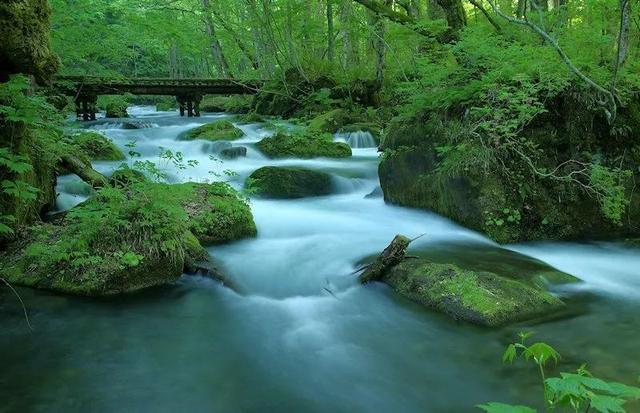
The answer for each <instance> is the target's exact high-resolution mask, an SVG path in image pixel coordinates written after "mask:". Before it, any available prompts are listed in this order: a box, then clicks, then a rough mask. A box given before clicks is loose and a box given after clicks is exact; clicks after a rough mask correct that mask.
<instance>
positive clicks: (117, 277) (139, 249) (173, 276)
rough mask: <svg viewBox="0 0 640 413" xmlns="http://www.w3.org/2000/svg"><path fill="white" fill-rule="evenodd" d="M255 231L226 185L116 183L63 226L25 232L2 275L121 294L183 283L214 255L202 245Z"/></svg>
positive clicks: (69, 289)
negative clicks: (186, 274)
mask: <svg viewBox="0 0 640 413" xmlns="http://www.w3.org/2000/svg"><path fill="white" fill-rule="evenodd" d="M255 234H256V227H255V223H254V222H253V217H252V215H251V211H250V210H249V207H248V205H247V204H246V202H245V201H243V200H242V199H241V198H240V197H239V196H238V194H237V192H235V191H234V190H233V189H232V188H231V187H229V186H228V185H226V184H223V183H215V184H211V185H208V184H196V183H187V184H180V185H168V184H155V183H148V182H144V183H135V184H131V185H129V186H128V187H126V188H123V189H119V188H114V187H109V188H107V189H104V190H102V191H99V192H98V193H97V194H96V196H94V197H93V198H90V199H89V200H87V201H86V202H84V203H82V204H80V205H78V206H76V207H74V208H72V209H71V210H69V211H68V213H66V214H64V216H62V217H61V218H60V219H58V220H56V224H41V225H34V226H32V227H29V228H28V229H24V230H22V232H21V233H20V234H19V236H18V237H16V239H15V241H14V242H13V243H12V244H10V245H9V247H8V248H7V249H6V250H5V251H3V252H2V253H0V276H2V277H3V278H5V279H6V280H7V281H9V282H11V283H13V284H15V285H22V286H29V287H35V288H43V289H50V290H55V291H59V292H63V293H69V294H78V295H90V296H101V295H114V294H121V293H127V292H133V291H137V290H140V289H143V288H147V287H151V286H155V285H160V284H165V283H168V282H173V281H175V280H177V279H178V278H179V277H180V275H181V274H182V271H183V269H184V268H188V267H192V266H193V263H196V262H200V261H202V260H204V259H205V258H206V257H208V254H207V252H206V251H205V250H204V248H202V246H201V245H202V244H201V243H206V244H213V243H222V242H227V241H231V240H235V239H238V238H242V237H245V236H255Z"/></svg>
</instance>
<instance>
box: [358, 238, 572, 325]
mask: <svg viewBox="0 0 640 413" xmlns="http://www.w3.org/2000/svg"><path fill="white" fill-rule="evenodd" d="M410 243H411V240H409V239H408V238H407V237H404V236H402V235H396V237H395V238H394V239H393V241H392V242H391V243H390V244H389V246H387V247H386V248H385V249H384V251H383V252H382V253H381V254H380V255H379V256H378V257H377V258H376V259H375V261H373V262H372V263H370V264H369V265H368V266H367V267H365V270H364V272H363V273H362V274H361V275H360V281H361V282H362V283H367V282H370V281H383V282H385V283H387V284H389V285H390V286H391V287H393V289H394V290H395V291H397V292H398V293H399V294H401V295H403V296H405V297H407V298H409V299H411V300H413V301H416V302H419V303H421V304H423V305H425V306H427V307H429V308H432V309H434V310H436V311H439V312H442V313H444V314H446V315H448V316H450V317H452V318H454V319H456V320H462V321H468V322H471V323H474V324H480V325H485V326H499V325H503V324H508V323H512V322H515V321H521V320H526V319H530V318H534V317H541V316H548V315H552V314H553V313H555V312H557V311H558V310H561V309H563V308H564V307H565V305H564V303H563V302H562V300H560V299H559V298H558V297H556V296H555V295H553V294H551V293H549V292H548V290H547V288H549V287H550V286H552V285H558V284H565V283H574V282H577V281H578V279H577V278H575V277H573V276H571V275H569V274H566V273H563V272H560V271H557V270H555V269H553V268H551V267H549V266H547V265H545V264H544V263H541V262H538V261H535V260H533V259H529V258H526V257H523V258H520V259H517V258H515V257H508V258H509V259H508V260H507V261H509V263H508V264H507V265H506V266H502V265H497V266H492V267H491V270H487V269H482V268H478V261H477V260H476V259H473V257H471V261H470V264H471V265H468V264H469V263H467V264H463V263H452V262H437V261H434V260H433V259H430V258H427V257H425V256H424V255H423V254H421V253H420V252H418V254H420V255H418V256H411V257H407V256H406V252H407V248H408V246H409V244H410ZM494 250H496V251H502V250H500V249H498V248H494ZM485 252H486V251H485ZM431 253H432V252H431V250H429V251H427V255H429V254H431ZM509 253H510V254H515V255H517V254H516V253H511V252H507V255H508V254H509ZM436 255H437V254H436ZM458 256H459V254H454V255H451V254H447V255H446V256H445V258H447V259H453V260H457V261H460V260H459V259H458ZM489 261H490V260H488V261H480V262H481V263H483V264H485V263H486V265H489V264H488V262H489ZM500 262H501V261H500ZM513 263H518V264H523V265H522V266H521V267H520V266H518V265H516V266H513V265H512V264H513Z"/></svg>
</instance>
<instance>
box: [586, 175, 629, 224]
mask: <svg viewBox="0 0 640 413" xmlns="http://www.w3.org/2000/svg"><path fill="white" fill-rule="evenodd" d="M632 176H633V172H632V171H630V170H626V169H620V168H608V167H606V166H603V165H600V164H592V165H591V174H590V180H591V185H592V186H593V188H594V190H595V191H596V192H597V194H598V201H599V202H600V205H601V207H602V211H603V213H604V215H605V216H606V217H607V218H609V219H610V220H611V221H612V222H614V223H615V224H617V225H622V217H623V215H624V213H625V212H626V210H627V207H628V206H629V197H628V195H627V189H626V187H625V185H627V184H628V182H629V178H631V177H632Z"/></svg>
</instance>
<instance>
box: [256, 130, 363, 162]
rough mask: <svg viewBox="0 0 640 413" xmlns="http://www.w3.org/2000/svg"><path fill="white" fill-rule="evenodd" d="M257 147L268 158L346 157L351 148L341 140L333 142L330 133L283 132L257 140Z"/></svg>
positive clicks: (349, 153) (349, 154)
mask: <svg viewBox="0 0 640 413" xmlns="http://www.w3.org/2000/svg"><path fill="white" fill-rule="evenodd" d="M257 147H258V149H260V150H261V151H262V152H263V153H264V154H265V155H267V156H268V157H270V158H294V157H295V158H316V157H327V158H347V157H349V156H351V148H350V147H349V145H347V144H346V143H343V142H334V141H333V135H331V134H330V133H312V132H303V133H293V134H289V133H283V132H279V133H276V134H275V135H273V136H272V137H269V138H265V139H263V140H261V141H260V142H258V144H257Z"/></svg>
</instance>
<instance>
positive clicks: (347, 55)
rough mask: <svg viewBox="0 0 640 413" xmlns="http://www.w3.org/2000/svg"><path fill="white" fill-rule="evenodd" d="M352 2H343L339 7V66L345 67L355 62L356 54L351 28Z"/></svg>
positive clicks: (355, 43)
mask: <svg viewBox="0 0 640 413" xmlns="http://www.w3.org/2000/svg"><path fill="white" fill-rule="evenodd" d="M351 6H352V3H351V2H350V1H346V2H343V3H342V5H341V7H340V14H339V18H340V39H341V41H342V55H341V59H340V62H341V66H342V68H343V69H347V68H348V67H349V66H350V65H351V64H357V62H358V54H357V51H356V48H355V46H356V45H357V39H354V36H353V30H352V28H351V24H352V22H351V12H352V7H351Z"/></svg>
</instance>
